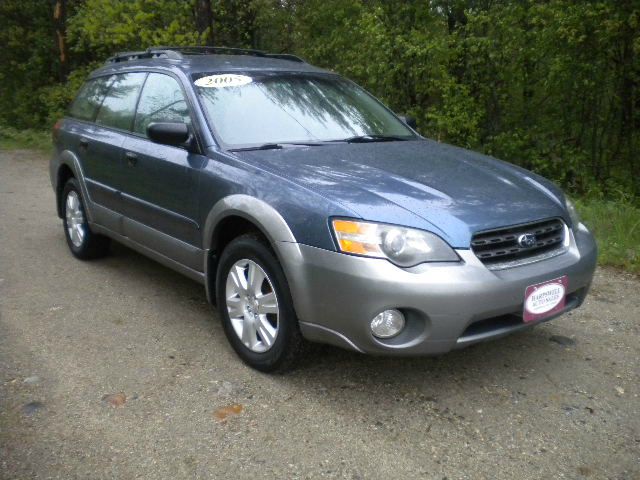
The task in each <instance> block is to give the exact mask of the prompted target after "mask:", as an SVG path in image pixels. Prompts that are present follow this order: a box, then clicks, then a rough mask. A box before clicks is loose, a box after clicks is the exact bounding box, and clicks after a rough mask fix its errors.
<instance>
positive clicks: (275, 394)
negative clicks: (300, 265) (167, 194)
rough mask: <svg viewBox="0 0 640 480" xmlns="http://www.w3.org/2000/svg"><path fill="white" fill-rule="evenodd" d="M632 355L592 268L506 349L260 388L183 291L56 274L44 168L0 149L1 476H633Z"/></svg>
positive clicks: (620, 317) (163, 279) (151, 276)
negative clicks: (562, 305)
mask: <svg viewBox="0 0 640 480" xmlns="http://www.w3.org/2000/svg"><path fill="white" fill-rule="evenodd" d="M639 354H640V282H639V281H638V280H637V279H634V278H633V277H631V276H629V275H627V274H624V273H620V272H618V271H615V270H607V269H600V270H598V272H597V276H596V279H595V283H594V287H593V291H592V294H591V296H590V297H589V298H588V300H587V302H586V305H584V306H583V308H582V309H580V310H579V311H576V312H574V313H572V314H570V315H567V316H564V317H562V318H560V319H557V320H555V321H554V322H551V323H550V324H547V325H543V326H541V327H538V328H536V329H533V330H529V331H526V332H524V333H520V334H517V335H514V336H511V337H508V338H506V339H502V340H498V341H495V342H492V343H487V344H483V345H479V346H476V347H472V348H470V349H467V350H463V351H459V352H454V353H452V354H449V355H446V356H443V357H440V358H416V359H388V358H372V357H366V356H361V355H358V354H353V353H348V352H344V351H341V350H337V349H333V348H328V347H326V348H324V347H323V348H318V349H316V350H314V351H313V352H312V353H311V354H310V355H309V357H308V358H307V359H306V360H305V362H304V363H303V365H301V366H300V368H299V369H298V370H296V371H294V372H293V373H291V374H288V375H286V376H268V375H263V374H259V373H257V372H255V371H252V370H250V369H249V368H247V367H245V366H244V365H243V364H242V363H241V362H240V361H239V360H238V359H237V358H236V356H235V354H234V353H233V351H232V350H231V349H230V347H229V346H228V344H227V341H226V339H225V337H224V334H223V332H222V328H221V327H220V324H219V321H218V318H217V315H216V314H215V313H214V311H213V310H212V309H211V307H210V306H209V305H208V304H207V303H206V300H205V295H204V290H203V288H202V287H201V286H199V285H197V284H195V283H193V282H191V281H190V280H188V279H186V278H183V277H181V276H180V275H178V274H177V273H174V272H172V271H171V270H168V269H166V268H164V267H162V266H160V265H157V264H155V263H153V262H152V261H150V260H147V259H146V258H144V257H142V256H140V255H138V254H136V253H134V252H132V251H130V250H127V249H126V248H123V247H118V246H116V247H115V248H114V249H113V255H112V256H110V257H108V258H106V259H104V260H100V261H94V262H80V261H78V260H75V259H74V258H72V256H71V255H70V254H69V253H68V251H67V246H66V244H65V241H64V237H63V232H62V227H61V221H60V220H59V219H58V218H57V217H56V215H55V211H54V196H53V192H52V191H51V188H50V185H49V180H48V174H47V159H46V158H44V157H43V156H42V155H41V154H37V153H34V152H27V151H14V152H0V477H1V478H16V479H18V478H19V479H26V478H43V479H44V478H60V479H71V478H90V479H97V478H119V479H133V478H150V479H161V478H172V479H173V478H229V479H231V478H234V479H235V478H349V479H369V478H372V479H375V478H385V479H391V478H393V479H400V478H428V479H439V480H441V479H444V478H447V479H463V478H467V479H483V478H486V479H498V478H504V479H536V480H538V479H547V478H576V479H581V478H594V479H605V478H610V479H638V478H640V398H639V394H640V364H639ZM119 393H123V394H124V395H112V396H111V397H106V398H105V399H104V400H103V397H105V395H110V394H119ZM112 405H119V406H112ZM231 406H233V408H228V409H226V410H224V411H223V412H222V413H220V412H219V411H218V409H220V408H225V407H231ZM225 414H228V416H227V417H226V420H224V421H221V420H220V419H219V418H218V417H221V416H224V415H225Z"/></svg>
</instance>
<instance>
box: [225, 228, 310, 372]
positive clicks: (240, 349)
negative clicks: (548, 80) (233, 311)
mask: <svg viewBox="0 0 640 480" xmlns="http://www.w3.org/2000/svg"><path fill="white" fill-rule="evenodd" d="M241 259H249V260H252V261H254V262H256V263H257V264H258V265H260V267H262V268H263V269H264V271H265V272H266V273H267V275H268V276H269V280H271V284H272V286H273V288H274V290H275V293H276V297H277V300H278V308H279V317H278V321H279V324H278V336H277V337H276V340H275V342H274V344H273V346H272V347H271V348H270V349H269V350H267V351H266V352H263V353H258V352H253V351H252V350H250V349H248V348H247V347H246V346H245V345H244V344H243V343H242V341H241V340H240V338H239V337H238V335H237V334H236V332H235V330H234V329H233V326H232V325H231V320H230V318H229V313H228V312H227V304H226V299H225V297H226V292H225V290H226V284H227V275H228V273H229V270H230V269H231V267H232V266H233V264H234V263H236V262H237V261H238V260H241ZM216 295H217V303H218V309H219V312H220V316H221V317H222V326H223V328H224V331H225V334H226V336H227V338H228V340H229V342H230V343H231V346H232V347H233V349H234V350H235V351H236V353H237V354H238V356H240V358H242V360H243V361H244V362H245V363H247V364H248V365H250V366H251V367H253V368H255V369H257V370H261V371H264V372H271V371H274V370H278V369H280V367H281V366H282V365H283V364H285V363H287V362H288V361H289V360H290V359H291V357H292V356H293V355H294V354H295V350H296V349H297V348H298V347H299V342H300V334H299V327H298V320H297V318H296V314H295V310H294V308H293V301H292V300H291V294H290V292H289V286H288V283H287V280H286V277H285V275H284V272H283V271H282V268H281V267H280V264H279V262H278V260H277V258H276V257H275V255H274V254H273V253H272V252H271V250H270V249H269V248H268V247H267V246H266V245H265V244H264V243H263V242H262V241H260V240H259V239H258V238H257V237H255V236H252V235H243V236H241V237H238V238H237V239H236V240H234V241H232V242H231V243H230V244H229V245H228V246H227V247H226V248H225V250H224V251H223V253H222V256H221V257H220V262H219V263H218V269H217V275H216Z"/></svg>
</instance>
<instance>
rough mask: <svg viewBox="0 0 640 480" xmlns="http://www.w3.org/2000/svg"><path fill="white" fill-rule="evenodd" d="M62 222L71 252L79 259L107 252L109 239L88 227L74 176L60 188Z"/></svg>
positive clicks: (98, 255)
mask: <svg viewBox="0 0 640 480" xmlns="http://www.w3.org/2000/svg"><path fill="white" fill-rule="evenodd" d="M62 202H63V203H62V213H63V217H62V222H63V225H64V235H65V238H66V239H67V244H68V245H69V250H71V253H72V254H73V255H74V256H75V257H77V258H79V259H81V260H87V259H90V258H98V257H102V256H104V255H106V254H107V253H108V252H109V239H108V238H107V237H104V236H102V235H97V234H95V233H93V232H92V231H91V229H90V228H89V222H88V221H87V215H86V213H85V212H86V210H85V208H84V202H83V200H82V194H81V192H80V186H79V185H78V182H77V181H76V179H75V178H70V179H69V180H68V181H67V183H66V184H65V186H64V189H63V190H62Z"/></svg>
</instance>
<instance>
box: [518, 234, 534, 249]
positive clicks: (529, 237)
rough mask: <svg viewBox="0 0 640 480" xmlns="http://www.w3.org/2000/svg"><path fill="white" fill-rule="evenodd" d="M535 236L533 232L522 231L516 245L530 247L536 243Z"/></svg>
mask: <svg viewBox="0 0 640 480" xmlns="http://www.w3.org/2000/svg"><path fill="white" fill-rule="evenodd" d="M536 240H537V239H536V236H535V235H534V234H533V233H523V234H522V235H520V236H519V237H518V245H520V246H521V247H522V248H531V247H533V246H534V245H535V244H536Z"/></svg>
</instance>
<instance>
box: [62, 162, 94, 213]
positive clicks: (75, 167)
mask: <svg viewBox="0 0 640 480" xmlns="http://www.w3.org/2000/svg"><path fill="white" fill-rule="evenodd" d="M57 163H58V165H57V166H56V169H55V179H56V184H55V193H56V210H57V213H58V216H59V217H60V218H62V199H61V197H62V190H63V189H64V185H65V183H67V181H68V180H69V178H75V179H76V180H77V181H78V183H79V184H80V189H81V190H82V196H83V197H84V199H85V207H86V208H87V212H86V213H87V217H88V218H89V220H92V212H91V211H90V209H89V205H90V199H89V195H88V192H87V188H86V185H85V182H84V174H83V172H82V168H81V167H80V161H79V160H78V157H76V155H75V154H74V153H72V152H70V151H69V150H65V151H63V152H62V153H61V154H60V156H59V158H58V161H57Z"/></svg>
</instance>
